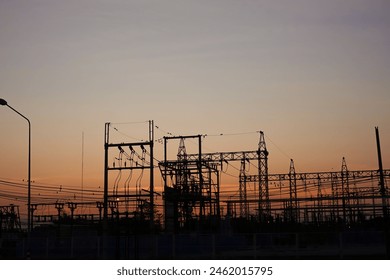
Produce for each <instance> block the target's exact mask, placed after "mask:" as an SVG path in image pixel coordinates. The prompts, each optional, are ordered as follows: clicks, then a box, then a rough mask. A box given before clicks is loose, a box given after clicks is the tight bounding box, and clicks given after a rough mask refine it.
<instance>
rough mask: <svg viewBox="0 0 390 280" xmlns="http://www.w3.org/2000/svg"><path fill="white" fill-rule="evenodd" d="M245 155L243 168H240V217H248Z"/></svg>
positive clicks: (242, 163) (242, 161)
mask: <svg viewBox="0 0 390 280" xmlns="http://www.w3.org/2000/svg"><path fill="white" fill-rule="evenodd" d="M245 161H246V159H245V157H244V159H242V160H241V168H240V179H239V181H240V189H239V193H240V217H241V218H245V219H248V214H249V213H248V202H247V195H246V174H245Z"/></svg>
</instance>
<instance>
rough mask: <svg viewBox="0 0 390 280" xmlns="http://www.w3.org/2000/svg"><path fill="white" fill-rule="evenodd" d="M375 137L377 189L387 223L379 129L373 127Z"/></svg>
mask: <svg viewBox="0 0 390 280" xmlns="http://www.w3.org/2000/svg"><path fill="white" fill-rule="evenodd" d="M375 136H376V147H377V152H378V165H379V187H380V194H381V197H382V212H383V218H384V220H385V222H387V219H388V214H387V203H386V186H385V179H384V175H383V166H382V152H381V143H380V139H379V129H378V127H377V126H376V127H375Z"/></svg>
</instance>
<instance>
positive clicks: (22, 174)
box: [0, 0, 390, 188]
mask: <svg viewBox="0 0 390 280" xmlns="http://www.w3.org/2000/svg"><path fill="white" fill-rule="evenodd" d="M389 13H390V2H389V1H387V0H326V1H319V0H318V1H316V0H314V1H313V0H296V1H290V0H277V1H265V0H264V1H262V0H259V1H255V0H240V1H236V0H234V1H233V0H213V1H206V0H201V1H187V0H167V1H159V0H155V1H149V0H146V1H135V0H130V1H117V0H113V1H107V0H104V1H103V0H95V1H92V0H90V1H87V0H85V1H80V0H77V1H76V0H67V1H52V0H50V1H49V0H36V1H35V0H34V1H30V0H28V1H27V0H25V1H20V0H12V1H8V0H0V98H4V99H5V100H7V101H8V103H9V104H10V105H11V106H12V107H14V108H15V109H17V110H18V111H20V112H21V113H22V114H24V115H25V116H27V117H28V118H29V119H30V120H31V123H32V180H35V181H37V182H41V183H47V184H67V185H72V186H79V185H80V183H81V161H82V156H81V154H82V134H83V133H84V185H85V186H86V187H88V188H97V187H98V186H102V185H103V156H104V149H103V143H104V124H105V123H106V122H112V123H114V125H113V126H115V128H117V129H118V131H120V132H121V133H119V134H118V133H117V135H116V136H113V137H117V138H116V139H118V141H120V142H129V141H130V142H131V141H134V139H140V140H143V139H146V136H147V129H148V127H147V121H148V120H154V122H155V125H156V126H158V127H159V128H160V129H156V138H159V137H162V136H164V135H166V133H167V132H170V133H173V134H175V135H188V134H208V135H209V136H207V137H205V138H204V142H203V144H204V147H205V151H206V152H212V151H214V152H217V151H218V152H219V151H241V150H256V149H257V144H258V133H256V131H259V130H262V131H264V133H265V135H266V141H267V147H268V150H269V152H270V155H269V168H270V173H287V172H288V168H289V159H290V158H293V159H294V161H295V166H296V169H297V171H299V172H313V171H331V170H333V171H338V170H340V168H341V159H342V157H343V156H344V157H345V158H346V160H347V163H348V167H349V169H350V170H360V169H362V170H365V169H377V168H378V165H377V158H376V143H375V130H374V127H375V126H379V129H380V135H381V144H382V154H383V162H384V167H385V168H389V167H390V55H389V53H390V17H389ZM139 122H141V123H139ZM0 129H1V137H0V147H1V149H0V178H2V179H13V180H23V179H26V178H27V136H28V135H27V122H26V121H25V120H23V119H22V118H21V117H20V116H18V115H17V114H15V113H14V112H12V111H11V110H10V109H8V108H6V107H1V108H0ZM114 134H115V133H114ZM220 134H224V135H223V136H213V135H220ZM162 148H163V147H162V145H161V144H159V143H157V144H156V154H157V157H160V158H161V159H162ZM158 184H159V183H158Z"/></svg>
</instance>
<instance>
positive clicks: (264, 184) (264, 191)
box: [187, 131, 270, 221]
mask: <svg viewBox="0 0 390 280" xmlns="http://www.w3.org/2000/svg"><path fill="white" fill-rule="evenodd" d="M187 158H188V160H197V159H198V160H200V161H202V162H204V163H209V164H210V163H213V164H214V165H219V166H220V167H221V168H222V165H223V164H224V163H229V162H231V161H239V162H241V168H240V174H239V197H240V199H239V201H238V204H239V208H240V210H239V212H240V217H242V218H248V216H249V214H250V213H249V212H250V209H249V205H248V198H247V183H248V182H258V188H257V190H256V191H257V193H258V197H257V198H256V201H257V208H258V209H257V211H258V213H257V215H258V217H259V220H260V221H267V220H268V219H269V218H270V203H269V187H268V151H267V147H266V144H265V139H264V133H263V132H262V131H260V140H259V145H258V149H257V150H254V151H240V152H216V153H201V154H188V155H187ZM252 162H257V174H256V180H248V178H254V177H253V176H252V175H248V174H247V173H246V172H245V166H246V165H247V164H253V163H252ZM231 206H232V205H229V204H228V210H229V211H228V212H231V211H233V210H232V207H231Z"/></svg>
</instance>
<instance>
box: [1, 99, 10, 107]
mask: <svg viewBox="0 0 390 280" xmlns="http://www.w3.org/2000/svg"><path fill="white" fill-rule="evenodd" d="M0 105H3V106H5V105H8V103H7V101H5V100H4V99H3V98H0Z"/></svg>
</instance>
